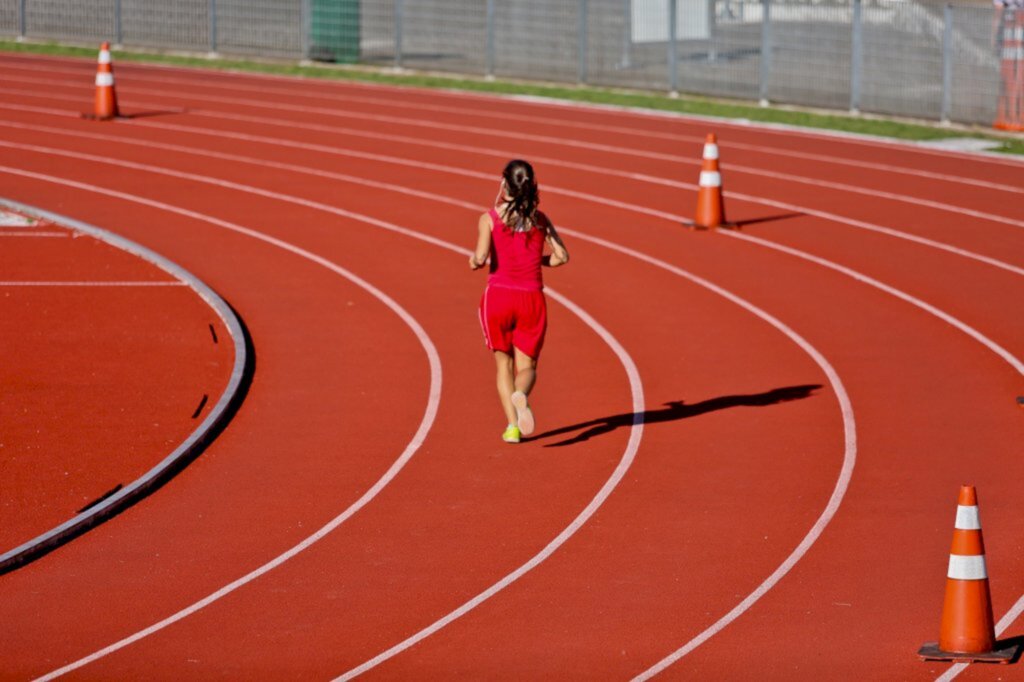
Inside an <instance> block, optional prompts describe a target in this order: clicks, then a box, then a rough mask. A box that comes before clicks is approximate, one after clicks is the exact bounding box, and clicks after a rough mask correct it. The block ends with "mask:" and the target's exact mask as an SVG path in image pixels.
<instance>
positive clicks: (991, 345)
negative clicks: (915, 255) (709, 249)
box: [719, 230, 1024, 682]
mask: <svg viewBox="0 0 1024 682" xmlns="http://www.w3.org/2000/svg"><path fill="white" fill-rule="evenodd" d="M719 232H720V233H722V234H728V235H729V236H730V237H734V238H736V239H742V240H744V241H749V242H752V243H755V244H759V245H761V246H764V247H767V248H769V249H775V250H776V251H782V252H783V253H787V254H789V255H791V256H796V257H797V258H802V259H804V260H808V261H811V262H812V263H817V264H818V265H821V266H824V267H826V268H830V269H832V270H835V271H837V272H841V273H842V274H844V275H847V276H848V277H852V278H853V279H855V280H857V281H859V282H862V283H864V284H867V285H869V286H872V287H875V288H876V289H879V290H881V291H884V292H886V293H888V294H891V295H893V296H896V297H897V298H900V299H902V300H904V301H906V302H907V303H910V304H911V305H914V306H917V307H918V308H921V309H922V310H924V311H926V312H929V313H931V314H932V315H935V316H936V317H938V318H939V319H941V320H942V321H944V322H946V323H948V324H950V325H952V326H953V327H955V328H957V329H959V330H960V331H962V332H964V333H965V334H967V335H968V336H970V337H971V338H973V339H974V340H976V341H978V342H979V343H981V344H982V345H983V346H985V347H986V348H988V349H989V350H991V351H992V352H993V353H995V354H996V355H998V356H999V357H1001V358H1002V359H1003V360H1005V361H1006V362H1007V363H1008V364H1009V365H1010V366H1011V367H1013V368H1014V369H1015V370H1016V371H1017V372H1018V373H1019V374H1021V375H1022V376H1024V362H1021V361H1020V360H1019V359H1018V358H1017V357H1015V356H1014V355H1012V354H1011V353H1010V352H1009V351H1007V350H1006V349H1005V348H1003V347H1002V346H1000V345H999V344H997V343H996V342H994V341H992V340H991V339H989V338H988V337H987V336H985V335H984V334H982V333H981V332H979V331H977V330H976V329H974V328H973V327H971V326H969V325H967V324H965V323H964V322H961V321H960V320H958V319H957V318H955V317H953V316H951V315H949V314H948V313H946V312H944V311H942V310H939V309H938V308H936V307H934V306H932V305H931V304H928V303H925V302H924V301H922V300H920V299H918V298H915V297H913V296H911V295H910V294H907V293H905V292H903V291H900V290H899V289H895V288H893V287H891V286H889V285H887V284H884V283H882V282H879V281H878V280H876V279H873V278H871V277H868V276H867V275H864V274H862V273H860V272H857V271H856V270H852V269H851V268H847V267H845V266H843V265H839V264H838V263H834V262H832V261H829V260H826V259H824V258H819V257H817V256H814V255H812V254H809V253H806V252H803V251H799V250H797V249H793V248H790V247H787V246H782V245H780V244H776V243H774V242H769V241H767V240H764V239H759V238H757V237H751V236H749V235H742V234H738V233H735V232H730V231H723V230H719ZM1022 612H1024V595H1021V597H1020V598H1019V599H1018V600H1017V602H1016V603H1015V604H1014V605H1013V607H1011V608H1010V610H1009V611H1007V613H1006V614H1005V615H1004V616H1003V617H1002V618H1000V619H999V623H998V624H997V626H996V635H1000V634H1002V633H1003V631H1004V630H1006V628H1008V627H1009V626H1010V625H1011V624H1012V623H1013V622H1014V621H1015V620H1016V619H1017V618H1018V617H1019V616H1020V614H1021V613H1022ZM967 665H968V664H965V663H957V664H955V665H953V666H951V667H950V669H949V670H947V671H946V673H945V674H943V675H942V676H941V677H939V678H938V679H939V680H943V681H944V682H948V680H952V679H953V678H954V677H956V676H957V675H959V674H960V673H961V672H963V670H964V668H966V667H967Z"/></svg>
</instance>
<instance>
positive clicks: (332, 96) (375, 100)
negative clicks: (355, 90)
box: [19, 66, 1024, 194]
mask: <svg viewBox="0 0 1024 682" xmlns="http://www.w3.org/2000/svg"><path fill="white" fill-rule="evenodd" d="M19 68H24V69H27V70H35V71H46V72H48V73H53V70H51V69H47V68H46V67H42V66H40V67H35V66H31V67H28V66H22V67H19ZM61 71H62V72H63V73H75V74H77V73H78V71H77V70H75V71H71V70H68V69H64V70H61ZM183 75H186V76H190V75H192V73H190V72H183ZM247 75H248V74H247ZM145 80H146V82H160V83H168V84H185V85H198V86H201V87H211V88H217V89H218V90H224V89H228V90H238V91H241V92H257V93H267V92H278V93H281V94H285V95H297V96H302V97H310V98H315V99H323V100H328V101H337V102H360V103H364V104H371V105H379V106H387V107H393V108H399V109H415V110H416V111H434V112H439V113H451V114H460V115H472V116H480V117H487V118H497V119H500V120H514V121H521V122H524V123H535V124H539V125H541V124H542V125H564V126H567V127H569V128H572V129H584V130H593V131H597V132H606V133H613V134H619V135H630V136H635V137H642V138H648V139H655V140H658V141H660V142H664V141H665V140H671V141H674V142H682V143H695V144H699V143H701V142H703V141H704V137H703V136H701V135H679V134H674V133H670V132H667V131H652V130H645V129H638V128H630V127H627V126H621V125H607V124H600V123H591V122H583V121H566V120H558V119H552V118H551V117H546V116H537V115H532V114H516V113H512V112H494V111H487V110H480V109H467V108H466V107H465V106H464V104H463V103H461V102H460V104H461V106H446V105H428V104H424V103H421V102H416V103H409V102H402V101H396V100H394V99H387V98H382V97H365V96H358V95H353V94H351V92H335V93H324V92H317V93H315V94H314V93H308V94H307V93H302V92H298V91H296V90H295V89H293V88H276V89H268V88H266V87H265V86H262V85H260V86H249V85H240V84H238V83H236V82H228V81H223V80H220V81H217V82H216V83H213V82H211V81H210V80H209V79H197V78H195V77H189V78H161V77H156V78H154V77H153V76H152V75H151V74H146V76H145ZM68 85H70V83H68ZM356 85H357V87H358V86H359V85H361V84H356ZM364 89H365V88H364ZM371 91H372V90H371ZM401 94H405V93H404V92H403V93H401ZM449 94H450V93H449ZM467 94H470V93H467ZM471 94H472V95H473V98H474V99H476V100H477V101H481V102H495V101H499V102H500V101H503V100H502V99H499V96H491V97H487V96H482V97H481V96H480V95H479V94H477V93H471ZM504 99H505V100H507V99H508V98H504ZM514 101H518V102H526V103H533V104H537V105H539V106H541V107H543V108H545V109H548V110H550V109H551V108H553V107H552V103H551V102H550V101H548V102H544V101H540V102H537V101H534V100H532V99H528V98H515V100H514ZM572 104H575V105H580V104H582V105H583V107H584V108H587V105H586V103H575V102H574V103H572ZM556 108H558V109H561V110H562V111H564V110H565V106H564V105H560V104H559V105H556ZM598 111H604V108H601V109H599V110H598ZM622 113H631V112H630V111H629V110H625V111H623V112H622ZM644 118H645V119H646V121H648V122H649V121H650V120H651V118H652V117H651V116H650V115H646V116H644ZM684 119H685V117H684ZM655 120H658V119H655ZM662 120H664V121H665V122H667V123H675V122H676V121H677V120H678V119H674V118H663V119H662ZM684 122H686V123H687V124H688V125H696V124H697V122H698V121H697V120H690V121H685V120H684ZM725 123H726V124H728V122H725ZM750 126H753V127H759V126H758V124H757V123H756V122H751V123H750V124H749V126H744V127H750ZM730 127H735V126H730ZM825 135H827V133H826V134H825ZM818 136H822V133H818ZM829 137H832V138H833V139H834V140H837V141H844V142H845V141H848V140H847V138H845V137H841V138H840V137H835V136H829ZM893 143H894V144H902V145H904V146H906V147H907V151H908V152H909V153H914V152H918V151H922V152H924V153H934V150H919V149H917V148H915V147H913V146H910V145H907V144H906V143H900V142H899V141H894V142H893ZM727 146H728V147H729V148H730V149H744V150H748V151H753V152H756V153H764V154H771V155H773V156H788V157H791V158H799V159H805V160H811V161H818V162H822V163H830V164H833V165H843V166H850V167H854V168H864V169H868V170H876V171H880V172H885V173H896V174H902V175H911V176H917V177H922V178H928V179H932V180H940V181H943V182H950V183H955V184H958V185H963V184H967V185H973V186H976V187H981V188H986V189H992V190H997V191H1002V192H1010V193H1014V194H1024V188H1022V187H1019V186H1016V185H1008V184H1003V183H997V182H990V181H986V180H979V179H976V178H968V177H963V176H957V175H951V174H947V173H936V172H931V171H925V170H918V169H913V168H909V167H901V166H895V165H892V164H883V163H874V162H868V161H858V160H854V159H847V158H836V157H833V156H827V155H825V154H812V153H807V152H797V151H793V150H790V149H786V148H784V147H773V146H766V145H756V144H746V143H739V142H729V143H728V144H727ZM967 158H971V159H972V160H977V161H985V159H979V158H977V157H975V156H969V155H968V156H967ZM997 160H998V161H1002V159H997Z"/></svg>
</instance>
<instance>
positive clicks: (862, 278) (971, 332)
mask: <svg viewBox="0 0 1024 682" xmlns="http://www.w3.org/2000/svg"><path fill="white" fill-rule="evenodd" d="M717 232H719V233H720V234H725V235H728V236H729V237H732V238H733V239H740V240H742V241H746V242H751V243H753V244H759V245H761V246H764V247H766V248H769V249H774V250H776V251H781V252H783V253H786V254H789V255H791V256H796V257H797V258H802V259H803V260H807V261H810V262H812V263H817V264H818V265H821V266H824V267H826V268H829V269H831V270H835V271H836V272H841V273H842V274H844V275H846V276H848V277H851V278H853V279H855V280H857V281H858V282H862V283H864V284H867V285H869V286H872V287H874V288H876V289H879V290H881V291H884V292H885V293H887V294H890V295H892V296H895V297H896V298H899V299H902V300H904V301H906V302H907V303H909V304H911V305H913V306H916V307H918V308H920V309H921V310H924V311H925V312H928V313H931V314H932V315H934V316H935V317H937V318H939V319H940V320H942V321H943V322H946V323H947V324H949V325H952V326H953V327H955V328H957V329H959V330H960V331H962V332H963V333H965V334H967V335H968V336H970V337H971V338H972V339H974V340H975V341H977V342H978V343H980V344H981V345H983V346H985V347H986V348H988V349H989V350H990V351H992V352H993V353H995V354H996V355H998V356H999V357H1001V358H1002V359H1003V360H1005V361H1006V362H1007V363H1009V365H1010V366H1011V367H1013V368H1014V369H1015V370H1017V372H1018V373H1019V374H1021V375H1022V376H1024V363H1022V362H1021V361H1020V360H1019V359H1017V358H1016V357H1015V356H1013V355H1012V354H1011V353H1010V352H1009V351H1008V350H1006V349H1005V348H1003V347H1002V346H1000V345H999V344H997V343H996V342H995V341H993V340H992V339H990V338H988V337H987V336H985V335H984V334H982V333H981V332H979V331H978V330H977V329H975V328H974V327H971V326H970V325H968V324H966V323H965V322H961V321H960V320H958V319H957V318H955V317H953V316H952V315H950V314H949V313H947V312H945V311H942V310H940V309H938V308H936V307H935V306H933V305H931V304H930V303H925V302H924V301H922V300H921V299H919V298H916V297H914V296H911V295H910V294H908V293H906V292H904V291H901V290H900V289H897V288H895V287H892V286H889V285H888V284H885V283H884V282H880V281H878V280H877V279H874V278H873V277H868V276H867V275H865V274H863V273H861V272H858V271H856V270H854V269H852V268H848V267H846V266H845V265H840V264H838V263H835V262H833V261H830V260H827V259H825V258H821V257H819V256H815V255H813V254H810V253H807V252H806V251H800V250H799V249H794V248H792V247H789V246H783V245H782V244H777V243H775V242H771V241H768V240H767V239H761V238H759V237H752V236H750V235H746V234H739V233H738V232H733V231H730V230H717Z"/></svg>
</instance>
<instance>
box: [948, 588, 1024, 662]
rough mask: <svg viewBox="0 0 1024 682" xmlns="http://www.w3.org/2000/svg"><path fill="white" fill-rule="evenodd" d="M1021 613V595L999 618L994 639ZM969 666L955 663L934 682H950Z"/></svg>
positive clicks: (1023, 604) (1022, 601) (1023, 606)
mask: <svg viewBox="0 0 1024 682" xmlns="http://www.w3.org/2000/svg"><path fill="white" fill-rule="evenodd" d="M1022 612H1024V595H1022V596H1021V598H1020V599H1018V600H1017V603H1016V604H1014V605H1013V606H1012V607H1010V610H1009V611H1007V612H1006V615H1004V616H1003V617H1002V618H1000V619H999V622H998V623H996V627H995V632H996V637H998V636H1000V635H1001V634H1003V632H1005V631H1006V628H1008V627H1010V626H1011V625H1012V624H1013V621H1015V620H1017V618H1018V617H1019V616H1020V614H1021V613H1022ZM969 665H970V663H955V664H953V665H951V666H950V667H949V669H947V670H946V672H945V673H943V674H942V675H940V676H939V677H937V678H935V682H950V680H953V679H955V678H956V677H957V676H958V675H959V674H960V673H962V672H963V671H964V670H967V666H969Z"/></svg>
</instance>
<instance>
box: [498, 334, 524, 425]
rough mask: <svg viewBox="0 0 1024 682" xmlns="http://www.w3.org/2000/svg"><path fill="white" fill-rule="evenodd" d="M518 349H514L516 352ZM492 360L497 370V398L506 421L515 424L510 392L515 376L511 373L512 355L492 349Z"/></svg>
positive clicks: (514, 388) (513, 389)
mask: <svg viewBox="0 0 1024 682" xmlns="http://www.w3.org/2000/svg"><path fill="white" fill-rule="evenodd" d="M518 352H519V351H518V350H516V353H518ZM494 361H495V365H496V367H497V370H498V398H500V399H501V407H502V409H503V410H505V418H506V419H508V423H509V424H511V425H513V426H515V425H516V408H515V407H513V406H512V392H513V391H515V390H516V385H515V377H514V375H513V373H512V368H513V364H512V362H513V361H512V356H511V355H509V354H508V353H504V352H502V351H500V350H496V351H494Z"/></svg>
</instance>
